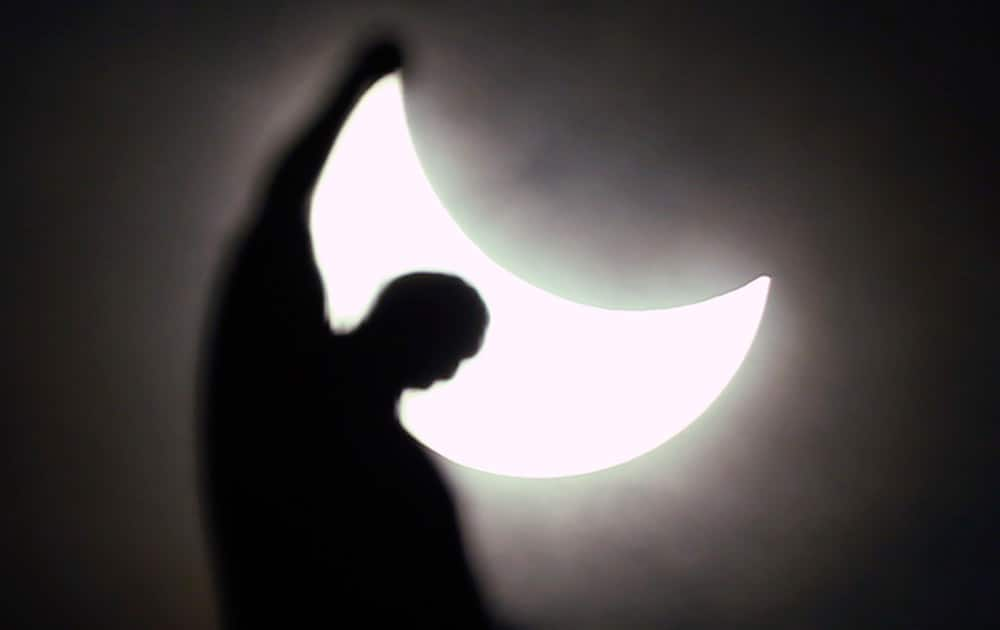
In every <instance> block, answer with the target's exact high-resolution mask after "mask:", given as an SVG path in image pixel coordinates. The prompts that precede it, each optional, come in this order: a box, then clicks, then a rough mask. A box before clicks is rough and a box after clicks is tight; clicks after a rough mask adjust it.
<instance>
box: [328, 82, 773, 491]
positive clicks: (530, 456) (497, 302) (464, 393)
mask: <svg viewBox="0 0 1000 630" xmlns="http://www.w3.org/2000/svg"><path fill="white" fill-rule="evenodd" d="M311 230H312V234H313V241H314V250H315V255H316V260H317V264H318V265H319V267H320V271H321V274H322V277H323V282H324V285H325V287H326V291H327V297H328V308H329V312H330V313H331V318H330V319H331V325H332V326H333V328H334V330H336V331H338V332H347V331H350V330H351V329H352V328H353V327H354V326H356V325H357V324H358V322H360V321H361V319H362V318H363V317H364V315H365V314H366V312H367V310H368V308H369V307H370V305H371V304H372V302H373V301H374V298H375V297H376V295H377V294H378V292H379V290H380V289H381V288H382V287H383V286H384V285H385V284H386V283H387V282H389V281H390V280H391V279H392V278H394V277H396V276H399V275H401V274H404V273H408V272H410V271H416V270H423V271H439V272H444V273H452V274H455V275H458V276H460V277H462V278H464V279H466V280H467V281H468V282H470V283H471V284H472V285H473V286H475V287H476V288H477V289H478V290H479V291H480V293H481V295H482V296H483V298H484V300H485V301H486V303H487V305H488V306H489V309H490V315H491V321H490V327H489V329H488V330H487V333H486V337H485V340H484V343H483V347H482V350H481V351H480V353H479V354H478V355H477V356H476V357H475V358H473V359H471V360H469V361H466V362H465V363H463V364H462V367H461V368H460V369H459V371H458V373H457V374H456V375H455V377H454V378H453V379H452V380H450V381H447V382H444V383H440V384H438V385H435V386H434V387H432V388H430V389H428V390H426V391H415V390H409V391H407V392H405V393H404V395H403V398H402V400H401V402H400V409H399V411H400V417H401V420H402V422H403V424H404V426H405V427H406V428H407V430H408V431H410V433H411V434H412V435H413V436H414V437H415V438H416V439H418V440H419V441H420V442H422V443H423V444H424V445H426V446H427V447H429V448H430V449H432V450H434V451H436V452H437V453H439V454H441V455H442V456H444V457H446V458H448V459H450V460H452V461H454V462H457V463H459V464H463V465H465V466H469V467H472V468H476V469H480V470H484V471H489V472H493V473H497V474H503V475H511V476H521V477H560V476H567V475H575V474H582V473H587V472H592V471H596V470H600V469H603V468H607V467H610V466H615V465H617V464H621V463H623V462H626V461H628V460H630V459H633V458H635V457H637V456H639V455H642V454H643V453H646V452H648V451H650V450H652V449H654V448H656V447H657V446H659V445H661V444H663V443H664V442H665V441H666V440H668V439H669V438H671V437H672V436H674V435H675V434H677V433H678V432H680V431H681V430H683V429H684V428H685V427H687V426H688V425H689V424H691V423H692V422H693V421H694V420H695V419H697V418H698V416H700V415H701V414H702V412H704V411H705V409H706V408H707V407H708V406H709V405H710V404H711V403H712V401H714V400H715V399H716V397H718V395H719V394H720V393H721V392H722V390H723V389H724V388H725V387H726V385H727V384H728V383H729V381H730V380H731V379H732V377H733V375H734V374H735V373H736V370H737V369H738V368H739V366H740V364H741V363H742V362H743V358H744V357H745V356H746V353H747V352H748V350H749V349H750V345H751V343H752V342H753V339H754V336H755V335H756V332H757V327H758V325H759V324H760V320H761V317H762V316H763V311H764V305H765V302H766V301H767V293H768V287H769V284H770V280H769V278H767V277H766V276H762V277H759V278H757V279H756V280H754V281H752V282H750V283H749V284H747V285H745V286H743V287H741V288H739V289H736V290H734V291H732V292H730V293H727V294H725V295H722V296H719V297H716V298H713V299H711V300H707V301H704V302H700V303H697V304H691V305H687V306H682V307H678V308H672V309H662V310H644V311H637V310H613V309H605V308H598V307H594V306H589V305H584V304H578V303H575V302H572V301H570V300H567V299H564V298H561V297H559V296H557V295H553V294H551V293H549V292H547V291H545V290H542V289H540V288H538V287H535V286H533V285H531V284H530V283H528V282H526V281H524V280H522V279H521V278H519V277H517V276H515V275H513V274H511V273H510V272H508V271H507V270H505V269H503V268H502V267H500V266H499V265H498V264H497V263H495V262H494V261H493V260H492V259H490V258H489V257H488V256H487V255H486V254H484V253H483V252H482V251H481V250H480V249H479V248H478V247H477V246H476V245H475V244H474V243H473V242H472V241H471V240H470V239H469V238H468V237H467V236H466V234H465V233H464V232H463V231H462V230H461V228H459V226H458V225H457V224H456V223H455V221H454V220H453V219H452V218H451V216H450V215H449V213H448V211H447V210H446V209H445V208H444V206H443V205H442V203H441V201H440V200H439V199H438V196H437V194H436V193H435V192H434V190H433V189H432V188H431V185H430V183H429V182H428V180H427V177H426V176H425V174H424V170H423V168H422V166H421V164H420V160H419V157H418V156H417V153H416V150H415V149H414V146H413V143H412V140H411V138H410V132H409V128H408V126H407V122H406V114H405V109H404V105H403V92H402V83H401V78H400V75H399V73H398V72H396V73H393V74H390V75H387V76H385V77H383V78H381V79H380V80H379V81H377V82H376V83H375V84H374V85H373V86H372V87H371V88H370V89H369V90H368V91H367V92H366V93H365V94H364V95H363V96H362V97H361V99H360V100H359V102H358V104H357V106H356V107H355V108H354V111H353V112H352V113H351V115H350V116H349V118H348V119H347V121H346V123H345V124H344V127H343V128H342V130H341V132H340V135H339V137H338V139H337V142H336V144H335V146H334V147H333V151H332V152H331V154H330V157H329V159H328V160H327V163H326V165H325V166H324V169H323V173H322V175H321V178H320V181H319V183H318V185H317V189H316V192H315V194H314V196H313V204H312V216H311ZM653 340H656V343H651V342H652V341H653Z"/></svg>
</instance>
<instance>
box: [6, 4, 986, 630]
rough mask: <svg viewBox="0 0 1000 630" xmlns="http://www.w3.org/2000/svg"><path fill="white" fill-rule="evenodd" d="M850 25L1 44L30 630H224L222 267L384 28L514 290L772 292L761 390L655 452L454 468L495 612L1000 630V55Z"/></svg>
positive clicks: (782, 19)
mask: <svg viewBox="0 0 1000 630" xmlns="http://www.w3.org/2000/svg"><path fill="white" fill-rule="evenodd" d="M248 4H253V5H254V6H247V5H248ZM733 4H736V3H733ZM832 4H833V3H831V6H829V7H827V5H825V4H823V3H798V4H787V5H785V6H783V7H782V8H781V10H762V9H760V8H754V9H748V8H745V7H743V8H734V7H724V6H722V5H717V6H713V7H711V8H709V7H703V8H701V9H698V10H693V9H691V8H689V7H687V6H686V5H670V4H669V3H662V6H661V5H657V8H655V9H654V8H646V7H645V6H643V5H641V4H639V3H626V4H624V5H622V6H619V5H618V3H604V4H588V5H587V6H586V7H584V6H581V5H578V4H577V3H564V4H556V3H462V2H452V3H448V2H428V3H420V5H419V8H418V6H417V3H412V4H410V3H392V2H366V3H346V2H345V3H337V2H322V3H320V2H316V3H308V2H296V3H278V2H274V3H237V2H212V3H195V2H176V3H171V4H170V6H169V7H168V6H165V5H166V3H164V6H159V5H156V4H153V3H134V2H133V3H124V2H122V3H115V2H95V3H89V5H88V6H86V7H83V6H78V5H77V4H75V3H62V4H60V3H36V4H35V5H33V7H32V8H31V9H27V10H22V11H19V12H14V13H11V14H9V15H8V16H7V18H6V19H5V20H4V24H3V26H2V27H0V29H2V31H3V34H2V38H0V41H2V44H0V46H2V50H3V60H4V67H5V72H4V83H5V86H4V87H5V89H4V91H5V93H6V94H5V97H4V99H3V103H4V104H3V107H4V109H5V113H4V116H3V118H2V120H3V123H2V125H3V138H4V142H3V146H4V152H5V160H4V169H3V170H4V177H5V183H4V192H5V193H6V198H5V199H4V207H3V214H2V216H3V220H4V229H3V230H2V231H0V264H2V267H0V268H2V273H0V278H2V279H3V284H2V285H0V287H2V290H3V295H4V306H3V309H2V310H0V330H3V332H4V344H3V347H4V350H3V358H4V361H3V364H4V368H3V371H2V378H0V387H2V389H0V404H2V412H0V413H2V416H0V417H2V425H0V426H2V427H3V431H2V434H0V496H2V497H3V500H4V507H3V509H2V511H0V524H2V525H0V527H2V529H0V534H2V538H0V576H2V580H3V582H2V584H0V587H2V590H0V615H2V617H0V627H4V628H28V627H32V628H34V627H52V628H70V627H95V628H119V627H120V628H149V629H164V630H165V629H169V628H184V629H192V630H193V629H201V628H210V627H213V623H214V621H215V616H214V614H215V613H214V601H213V593H212V586H211V581H210V576H209V572H208V569H207V565H206V562H205V555H204V551H205V549H204V543H203V539H202V532H201V521H200V514H199V512H198V505H197V494H196V491H197V485H196V476H195V460H194V455H195V453H194V439H195V426H196V425H195V420H196V409H197V404H196V403H197V398H196V392H197V387H198V366H199V361H200V360H201V354H200V353H201V350H202V341H203V333H204V330H205V326H206V323H207V321H208V319H207V318H208V317H209V313H210V309H211V305H212V297H213V294H214V293H213V291H214V287H215V286H216V282H217V281H218V278H217V273H218V271H219V265H220V262H221V261H222V257H223V256H224V254H225V251H226V246H227V244H228V243H229V240H228V239H229V238H230V237H231V236H232V235H233V234H234V233H235V231H236V230H237V228H238V226H239V225H240V224H241V222H242V221H244V220H245V219H246V218H247V216H248V215H247V212H248V210H249V208H250V205H251V202H252V201H253V194H254V192H255V189H254V186H255V182H257V181H258V178H259V177H260V176H261V174H262V173H264V172H266V168H267V167H268V166H269V164H270V160H271V159H273V157H274V156H275V155H276V152H277V150H278V149H279V148H280V147H281V146H282V143H283V142H284V141H285V140H286V139H287V138H288V137H290V135H291V134H292V133H293V132H294V131H295V130H296V129H297V128H298V126H299V125H301V124H302V123H303V121H304V120H305V119H306V117H307V116H308V114H309V112H310V111H311V108H313V107H315V106H316V105H317V103H318V100H317V99H318V98H319V95H320V94H321V92H322V90H323V88H324V87H326V86H327V85H329V83H330V82H331V81H335V80H336V79H337V78H338V77H339V76H341V75H342V73H343V72H345V71H346V64H347V63H348V62H349V60H350V58H351V53H352V52H354V51H356V50H357V48H358V47H359V46H360V45H362V44H363V43H364V42H365V41H366V36H367V34H369V33H372V32H374V31H376V30H378V29H381V28H383V27H385V26H390V27H392V28H393V29H395V31H396V32H398V33H400V34H401V35H402V36H403V38H404V44H405V45H406V46H407V49H408V51H409V52H410V53H411V55H412V60H413V62H414V64H413V67H412V73H411V74H410V76H409V82H408V84H407V98H408V99H409V101H408V107H409V111H408V113H409V116H410V120H411V124H412V127H413V133H414V137H415V140H416V142H417V145H418V149H419V151H420V152H421V157H422V158H423V159H424V160H425V163H426V165H427V168H428V172H429V176H430V177H431V179H432V180H433V183H434V185H435V186H436V187H437V188H438V190H439V191H440V192H441V194H442V197H443V199H444V200H445V203H446V205H447V206H448V207H449V208H450V209H451V210H452V211H453V213H454V215H455V218H456V220H457V221H458V222H459V223H460V224H461V225H462V226H463V227H464V228H465V229H466V230H468V232H469V233H470V234H471V235H472V236H473V237H474V238H475V239H476V240H477V241H478V242H479V243H480V245H481V246H482V247H483V249H484V250H485V251H487V252H488V253H489V254H490V255H492V256H494V257H495V258H496V259H498V260H500V261H501V262H502V263H504V264H505V265H507V266H508V268H510V269H511V270H512V271H514V272H516V273H518V274H521V275H522V276H524V277H527V278H529V279H531V280H532V281H534V282H536V283H537V284H539V285H540V286H543V287H547V288H549V289H551V290H554V291H558V292H560V293H561V294H563V295H566V296H567V297H571V298H574V299H577V300H580V301H584V302H589V303H595V304H602V305H607V306H620V307H662V306H670V305H674V304H681V303H685V302H689V301H693V300H696V299H702V298H705V297H708V296H711V295H716V294H719V293H721V292H724V291H727V290H729V289H731V288H733V287H735V286H738V285H739V284H742V283H743V282H745V281H748V280H750V279H752V278H753V277H756V276H757V275H759V274H762V273H768V274H770V275H771V276H772V277H773V279H774V282H773V290H772V296H771V300H770V302H769V305H768V309H767V312H766V315H765V318H764V321H763V324H762V327H761V330H760V334H759V336H758V339H757V341H756V343H755V345H754V347H753V349H752V351H751V353H750V355H749V357H748V359H747V361H746V363H745V364H744V366H743V368H742V369H741V370H740V372H739V374H738V375H737V377H736V379H735V380H734V382H733V384H732V385H731V386H730V387H729V388H728V389H727V390H726V391H725V392H724V394H723V395H722V396H721V397H720V399H719V400H718V401H717V403H716V404H714V405H713V406H712V408H711V409H710V410H709V411H708V412H707V413H706V414H705V415H704V416H703V417H702V418H701V419H700V420H699V421H698V422H697V423H695V425H693V426H692V427H691V428H689V429H688V430H687V431H685V432H684V433H682V434H681V435H680V436H678V437H677V438H675V439H674V440H672V441H670V442H669V443H668V444H666V445H665V446H663V447H661V448H659V449H657V450H656V451H654V452H652V453H651V454H649V455H647V456H644V457H642V458H640V459H639V460H636V461H634V462H632V463H630V464H628V465H625V466H622V467H620V468H617V469H614V470H611V471H607V472H604V473H599V474H593V475H586V476H583V477H577V478H572V479H565V480H552V481H524V480H513V479H505V478H498V477H492V476H490V475H486V474H481V473H476V472H474V471H470V470H465V469H459V468H456V467H452V466H449V465H447V464H442V465H443V466H444V468H445V470H446V473H447V474H448V478H449V480H450V481H451V482H452V483H453V484H454V486H455V489H456V492H457V493H458V494H459V497H460V500H461V504H462V506H463V516H464V518H465V522H466V525H467V528H466V531H467V534H468V538H469V545H470V547H471V549H472V551H473V555H474V557H475V558H476V561H477V570H478V572H479V574H480V575H481V577H482V580H483V582H484V584H485V585H486V587H487V590H488V592H489V594H490V597H491V601H492V602H493V603H494V605H495V607H496V608H497V610H498V611H500V612H501V613H502V614H503V615H504V616H505V617H507V618H509V619H510V620H512V621H514V622H516V623H518V624H519V625H521V626H523V627H525V628H552V629H564V628H565V629H571V628H572V629H577V628H578V629H585V628H744V627H767V628H790V629H791V628H796V629H799V628H848V627H851V628H858V627H865V628H868V627H871V628H889V627H907V628H915V627H955V628H972V627H987V626H989V625H990V623H989V620H992V622H993V623H996V620H997V616H998V614H997V612H996V605H995V602H994V599H993V596H994V595H995V593H996V592H997V586H998V578H997V562H998V560H1000V553H998V543H997V536H996V534H995V531H996V529H997V525H998V524H1000V517H998V513H997V511H998V508H997V501H996V490H997V485H998V483H997V480H998V478H1000V477H998V476H997V472H998V471H997V468H998V465H997V459H998V458H997V455H998V454H1000V434H998V431H997V410H998V407H997V402H996V400H995V391H996V380H997V378H996V374H997V369H998V367H1000V366H998V356H1000V355H998V350H1000V344H998V335H997V333H996V332H995V330H994V327H995V325H996V322H997V314H998V302H997V297H996V295H995V291H996V287H997V286H998V284H1000V283H998V280H1000V278H998V276H1000V274H998V269H997V265H996V262H995V258H996V254H995V253H994V250H995V248H996V242H997V234H998V230H997V219H996V216H995V213H993V212H992V209H993V207H994V205H995V199H994V196H995V192H994V186H995V183H994V182H992V181H991V180H990V177H991V176H993V175H994V171H995V165H996V163H997V161H996V150H995V144H994V142H993V141H994V140H995V138H996V136H995V126H994V125H995V123H994V112H995V111H996V105H997V103H996V99H995V96H994V95H993V93H992V92H991V85H990V83H992V82H993V79H992V74H993V73H994V72H995V68H996V54H995V50H994V49H993V48H992V45H991V43H990V37H989V26H988V22H987V21H986V20H985V19H984V16H983V15H980V14H977V13H975V12H974V11H971V10H969V9H966V8H964V7H962V6H960V5H949V6H948V7H945V6H944V5H941V6H936V5H922V6H921V8H919V9H917V8H914V7H909V6H906V5H904V4H902V3H901V4H899V5H898V6H883V5H874V4H873V5H870V6H869V7H868V8H867V9H865V10H864V11H857V10H850V9H843V8H835V7H833V6H832ZM928 6H929V7H930V8H928ZM526 358H527V357H526ZM596 367H597V368H600V369H607V370H614V369H615V366H602V365H599V364H598V365H596ZM667 395H669V392H668V394H667ZM609 421H610V422H613V421H614V419H609Z"/></svg>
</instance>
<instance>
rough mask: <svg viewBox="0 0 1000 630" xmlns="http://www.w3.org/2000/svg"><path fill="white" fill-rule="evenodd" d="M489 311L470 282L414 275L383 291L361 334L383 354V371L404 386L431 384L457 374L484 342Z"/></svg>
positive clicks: (380, 357) (369, 346) (380, 358)
mask: <svg viewBox="0 0 1000 630" xmlns="http://www.w3.org/2000/svg"><path fill="white" fill-rule="evenodd" d="M488 323H489V311H488V310H487V308H486V304H485V303H484V302H483V300H482V298H481V297H480V296H479V293H478V292H477V291H476V290H475V289H474V288H472V286H470V285H469V284H468V283H466V282H465V281H464V280H462V279H460V278H458V277H456V276H452V275H446V274H439V273H427V272H420V273H410V274H407V275H404V276H400V277H399V278H396V279H395V280H393V281H392V282H390V283H389V284H388V285H387V286H386V287H385V288H384V289H383V290H382V292H381V293H380V294H379V297H378V299H377V300H376V301H375V305H374V306H373V307H372V310H371V312H370V313H369V314H368V317H367V318H365V320H364V321H363V322H362V323H361V326H360V327H359V328H358V331H357V334H358V335H359V336H360V337H363V338H364V342H365V346H366V348H367V350H366V352H368V353H369V356H372V357H378V359H377V360H378V361H380V365H379V366H377V367H378V370H379V372H381V373H382V374H384V375H385V376H387V377H388V378H391V379H393V380H394V382H395V383H396V384H397V385H398V386H399V387H400V388H409V387H415V388H421V389H423V388H427V387H430V386H431V385H432V384H433V383H434V382H435V381H438V380H443V379H448V378H451V377H452V376H453V375H454V374H455V371H456V370H457V369H458V366H459V364H460V363H461V362H462V361H463V360H464V359H467V358H469V357H471V356H473V355H475V354H476V353H477V352H478V351H479V348H480V346H481V345H482V341H483V336H484V334H485V332H486V326H487V325H488Z"/></svg>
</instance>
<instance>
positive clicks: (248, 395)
mask: <svg viewBox="0 0 1000 630" xmlns="http://www.w3.org/2000/svg"><path fill="white" fill-rule="evenodd" d="M399 65H400V57H399V53H398V51H397V50H396V49H395V48H394V47H392V46H377V47H375V48H373V49H371V50H370V51H369V52H368V53H367V54H366V55H365V56H364V57H363V60H362V62H361V63H360V64H358V69H357V70H356V71H355V72H354V73H353V74H352V75H351V76H350V77H349V78H348V80H347V81H346V84H345V85H344V86H343V87H342V89H341V90H339V96H338V97H336V98H335V99H333V101H332V103H331V104H330V105H329V106H328V107H327V108H326V109H324V110H323V111H322V112H320V115H319V116H318V118H317V120H316V121H315V123H314V124H313V125H312V126H311V127H310V128H309V129H307V130H306V132H305V134H303V135H302V136H301V137H300V138H299V139H298V141H297V142H295V143H294V144H293V146H292V148H291V150H290V151H289V152H288V153H287V154H286V155H284V156H283V159H281V160H280V161H279V163H278V165H277V169H276V172H275V173H274V174H273V177H272V178H271V179H270V180H269V185H268V187H267V188H266V189H265V190H264V191H263V203H262V205H261V208H260V211H259V213H258V214H257V215H256V216H255V217H253V222H252V224H251V225H250V226H249V231H248V232H247V233H246V234H244V235H243V236H242V237H241V239H240V242H239V246H238V247H237V248H236V250H235V252H234V257H233V259H232V260H231V261H230V265H231V266H230V267H229V269H228V273H227V275H226V276H225V281H224V285H223V286H222V287H221V288H220V294H219V298H220V302H219V303H218V304H217V305H216V306H217V316H216V319H215V321H214V324H215V327H214V329H213V330H212V334H213V337H212V340H211V342H212V344H211V347H210V349H209V357H208V360H209V363H208V366H207V367H208V371H207V380H206V382H205V385H206V391H205V394H206V406H207V409H206V412H207V413H206V419H205V426H204V431H203V433H202V439H203V444H202V456H203V469H202V470H203V475H204V487H205V493H204V500H205V505H204V507H205V510H206V514H207V515H208V526H209V530H210V531H209V541H210V548H211V550H212V552H213V554H212V557H213V560H214V568H215V570H216V575H217V578H218V580H217V583H218V587H219V591H220V596H221V600H220V601H221V610H220V612H221V615H222V621H223V625H224V627H225V628H227V629H241V630H242V629H245V628H258V627H259V628H306V627H309V628H313V627H315V628H324V627H345V628H362V627H371V628H399V627H404V626H412V627H428V628H470V629H471V628H481V627H488V626H489V621H488V616H487V614H486V612H485V609H484V606H483V603H482V601H481V599H480V596H479V594H478V592H477V589H476V585H475V583H474V581H473V579H472V576H471V574H470V573H469V569H468V565H467V562H466V556H465V553H464V550H463V546H462V540H461V536H460V530H459V527H458V522H457V517H456V511H455V507H454V505H453V501H452V498H451V496H450V494H449V492H448V490H447V488H446V486H445V485H444V483H443V482H442V480H441V478H440V477H439V475H438V473H437V471H436V469H435V468H434V466H433V463H432V462H431V461H430V460H429V458H428V455H427V453H426V451H424V450H423V448H422V447H421V446H420V445H419V444H418V443H417V442H416V441H414V440H413V439H412V438H411V437H410V436H409V435H408V434H407V433H406V432H405V431H404V430H403V429H402V427H401V426H400V424H399V419H398V417H397V415H396V404H397V402H398V399H399V396H400V394H401V392H402V391H403V389H404V388H407V387H426V386H428V385H430V384H431V383H432V382H434V381H435V380H438V379H442V378H448V377H450V376H451V375H452V374H453V373H454V370H455V369H456V367H457V365H458V363H459V362H460V361H461V360H462V359H463V358H465V357H469V356H471V355H472V354H474V353H475V352H476V351H477V350H478V347H479V344H480V342H481V339H482V334H483V331H484V329H485V326H486V324H487V320H488V315H487V311H486V308H485V305H484V304H483V303H482V301H481V300H480V298H479V296H478V294H477V293H476V292H475V291H474V290H473V289H472V288H471V287H470V286H468V285H467V284H465V283H464V282H462V281H461V280H459V279H458V278H455V277H452V276H443V275H436V274H411V275H408V276H404V277H403V278H399V279H397V280H396V281H394V282H392V283H390V285H389V286H388V287H386V288H385V290H384V291H383V292H382V294H381V296H380V298H379V299H378V301H377V303H376V306H375V307H374V308H373V310H372V313H371V314H370V316H369V317H368V318H367V319H366V321H365V322H363V323H362V325H360V326H359V327H358V328H357V329H356V330H355V331H354V332H353V333H352V334H349V335H343V336H338V335H334V334H333V333H332V332H331V330H330V328H329V325H328V320H327V317H326V313H325V299H324V294H323V287H322V283H321V280H320V276H319V272H318V270H317V268H316V265H315V262H314V258H313V253H312V244H311V240H310V236H309V229H308V205H309V200H310V196H311V194H312V190H313V186H314V184H315V182H316V179H317V177H318V175H319V172H320V170H321V168H322V166H323V163H324V161H325V159H326V157H327V154H328V152H329V150H330V148H331V146H332V144H333V141H334V138H335V136H336V133H337V131H338V130H339V128H340V126H341V125H342V123H343V121H344V119H345V117H346V115H347V114H348V113H349V111H350V109H351V107H352V106H353V104H354V102H355V101H356V99H357V98H358V97H359V96H360V95H361V94H362V93H363V92H364V90H365V89H366V88H367V87H368V86H369V85H370V84H371V83H372V82H373V81H375V80H376V79H378V78H379V77H380V76H382V75H384V74H385V73H387V72H390V71H392V70H395V69H396V68H398V67H399Z"/></svg>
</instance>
